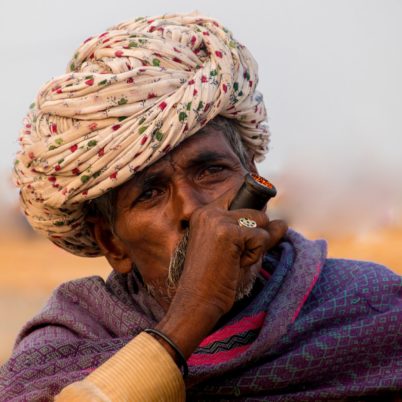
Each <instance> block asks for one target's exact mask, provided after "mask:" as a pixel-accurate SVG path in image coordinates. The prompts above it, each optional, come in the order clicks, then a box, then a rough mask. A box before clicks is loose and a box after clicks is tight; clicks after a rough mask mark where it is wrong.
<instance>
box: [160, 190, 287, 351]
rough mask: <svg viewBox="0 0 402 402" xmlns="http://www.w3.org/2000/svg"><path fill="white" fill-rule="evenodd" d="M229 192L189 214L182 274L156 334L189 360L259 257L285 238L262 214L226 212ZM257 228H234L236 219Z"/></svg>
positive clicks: (280, 226)
mask: <svg viewBox="0 0 402 402" xmlns="http://www.w3.org/2000/svg"><path fill="white" fill-rule="evenodd" d="M233 195H234V194H233V191H230V192H229V193H226V194H224V195H223V196H222V197H220V198H219V199H218V200H216V201H215V202H213V203H211V204H208V205H206V206H204V207H202V208H199V209H198V210H196V211H194V213H193V214H192V216H191V220H190V225H189V227H190V233H189V241H188V247H187V253H186V259H185V265H184V270H183V273H182V276H181V278H180V281H179V285H178V287H177V290H176V294H175V296H174V298H173V300H172V303H171V305H170V308H169V310H168V312H167V314H166V316H165V317H164V318H163V320H162V321H161V322H160V323H159V324H158V326H157V328H158V329H160V330H161V331H162V332H164V333H165V334H166V335H168V336H169V337H170V338H171V339H172V340H173V341H174V342H175V343H176V344H177V345H178V346H179V347H180V348H181V350H182V351H183V353H184V355H185V356H186V357H189V356H190V355H191V353H192V352H193V351H194V349H195V348H196V347H197V346H198V344H199V343H200V342H201V341H202V339H203V338H205V337H206V336H207V335H208V334H209V333H210V331H211V330H212V329H213V327H214V326H215V324H216V323H217V321H218V320H219V319H220V318H221V317H222V316H223V315H224V314H226V313H227V312H228V311H229V310H230V309H231V308H232V307H233V304H234V302H235V299H236V294H237V291H238V289H239V287H240V286H241V285H242V284H244V283H245V282H247V281H248V280H250V278H251V276H252V272H251V271H254V273H256V272H258V270H259V269H260V267H261V260H262V256H263V255H264V253H265V252H266V251H267V250H269V249H270V248H272V247H273V246H274V245H275V244H277V243H278V242H279V240H280V239H281V238H282V237H283V235H284V234H285V233H286V230H287V226H286V224H285V223H284V222H283V221H272V222H270V221H269V219H268V217H267V215H266V214H265V212H263V211H257V210H253V209H239V210H233V211H228V210H227V208H228V205H229V203H230V201H231V199H232V198H233ZM242 217H246V218H249V219H252V220H254V221H255V222H256V223H257V227H256V228H246V227H241V226H239V223H238V220H239V218H242Z"/></svg>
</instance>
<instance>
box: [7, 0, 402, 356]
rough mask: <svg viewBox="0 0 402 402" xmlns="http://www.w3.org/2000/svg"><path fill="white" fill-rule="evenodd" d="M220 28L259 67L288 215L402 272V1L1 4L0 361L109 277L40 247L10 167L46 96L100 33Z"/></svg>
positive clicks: (270, 171)
mask: <svg viewBox="0 0 402 402" xmlns="http://www.w3.org/2000/svg"><path fill="white" fill-rule="evenodd" d="M193 10H198V11H200V12H202V13H204V14H207V15H210V16H213V17H216V18H217V19H219V20H220V21H221V22H222V23H223V24H224V25H226V26H227V27H228V28H229V29H230V30H232V31H233V32H234V34H235V37H236V38H237V39H238V40H240V41H241V42H242V43H244V44H245V45H247V46H248V47H249V49H250V50H251V52H252V53H253V54H254V56H255V58H256V59H257V61H258V63H259V68H260V83H259V89H260V91H261V92H262V93H263V94H264V96H265V101H266V105H267V108H268V113H269V124H270V129H271V132H272V141H271V144H270V152H269V154H268V156H267V158H266V160H265V161H264V162H263V163H262V164H261V165H260V171H261V172H262V174H263V175H266V176H267V177H268V178H269V179H270V180H272V181H273V182H274V183H275V185H276V186H277V188H278V190H279V196H278V197H277V198H276V199H275V200H274V202H272V203H271V204H270V208H269V210H270V215H271V216H272V217H283V218H285V219H287V220H288V221H289V223H290V225H291V226H292V227H293V228H295V229H297V230H299V231H301V232H303V233H304V234H306V235H307V236H309V237H310V238H326V239H327V240H328V243H329V255H330V256H337V257H347V258H355V259H363V260H373V261H377V262H379V263H382V264H385V265H387V266H389V267H390V268H391V269H393V270H395V271H398V270H399V273H402V180H401V176H402V113H401V106H402V75H401V71H402V46H401V38H402V24H401V23H400V22H401V20H402V2H400V1H399V0H377V1H374V0H337V1H322V0H304V1H296V0H294V1H290V0H265V1H259V0H248V1H247V2H241V1H237V2H234V1H233V0H220V1H216V0H202V1H188V0H186V1H184V0H183V1H179V0H170V1H169V2H164V1H162V0H148V1H146V2H133V1H128V0H124V1H123V0H115V1H113V2H107V1H102V0H97V1H94V0H86V1H85V2H84V1H78V0H70V1H68V2H61V1H59V2H55V1H54V0H53V1H52V0H36V1H34V2H30V1H28V0H27V1H22V0H14V1H12V2H11V1H2V2H1V3H0V37H1V38H2V40H1V42H0V54H1V60H2V62H1V63H0V76H1V77H2V91H1V98H0V101H1V104H0V118H1V127H3V128H2V134H1V138H0V223H1V225H0V363H1V362H4V361H5V360H6V359H7V357H8V356H9V355H10V353H11V349H12V345H13V342H14V339H15V337H16V334H17V332H18V331H19V329H20V328H21V327H22V325H23V324H24V323H25V322H26V321H27V320H28V319H29V318H30V317H32V316H33V315H34V314H35V313H36V312H37V311H38V310H39V309H40V308H41V307H42V306H43V304H44V303H45V302H46V299H47V298H48V297H49V295H50V294H51V292H52V290H53V289H54V288H55V287H56V286H57V285H58V284H60V283H62V282H64V281H66V280H69V279H73V278H77V277H82V276H88V275H100V276H102V277H106V276H107V275H108V272H109V268H108V267H107V264H106V263H105V262H104V261H103V260H102V259H101V258H98V259H84V258H79V257H74V256H72V255H69V254H68V253H66V252H65V251H62V250H60V249H58V248H57V247H56V246H53V245H52V244H51V243H50V242H48V241H46V240H44V239H42V238H40V237H37V236H36V235H35V234H34V233H33V232H32V231H31V230H30V229H29V227H28V225H27V224H26V222H25V220H24V218H23V217H22V216H21V214H20V212H19V208H18V197H17V192H16V190H15V189H14V188H13V185H12V182H11V178H10V169H11V166H12V163H13V158H14V154H15V152H16V149H17V137H18V131H19V130H20V128H21V126H22V119H23V117H24V114H25V113H26V111H27V110H28V107H29V105H30V103H31V102H32V101H33V98H34V96H35V94H36V92H37V91H38V89H39V87H40V86H41V85H42V84H44V83H45V82H46V81H47V80H48V79H49V78H51V77H53V76H57V75H59V74H62V73H64V71H65V67H66V64H67V62H68V60H69V58H70V56H71V55H72V54H73V53H74V50H75V48H76V47H78V46H79V44H80V43H81V42H82V41H83V40H84V39H85V38H86V37H88V36H89V35H91V34H97V33H101V32H103V31H104V29H105V28H107V27H109V26H111V25H113V24H115V23H118V22H121V21H124V20H127V19H130V18H133V17H137V16H145V15H149V16H152V15H159V14H163V13H167V12H188V11H193Z"/></svg>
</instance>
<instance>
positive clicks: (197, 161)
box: [188, 151, 233, 166]
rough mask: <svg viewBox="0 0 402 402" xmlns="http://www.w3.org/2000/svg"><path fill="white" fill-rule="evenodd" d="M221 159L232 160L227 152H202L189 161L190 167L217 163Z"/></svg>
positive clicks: (231, 156)
mask: <svg viewBox="0 0 402 402" xmlns="http://www.w3.org/2000/svg"><path fill="white" fill-rule="evenodd" d="M222 159H233V155H232V154H231V153H229V152H217V151H203V152H200V153H199V154H198V155H197V156H195V157H194V158H192V159H191V160H190V161H189V163H188V164H189V165H190V166H195V165H202V164H204V163H207V162H213V161H218V160H222Z"/></svg>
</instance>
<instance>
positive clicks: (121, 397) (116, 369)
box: [55, 332, 185, 402]
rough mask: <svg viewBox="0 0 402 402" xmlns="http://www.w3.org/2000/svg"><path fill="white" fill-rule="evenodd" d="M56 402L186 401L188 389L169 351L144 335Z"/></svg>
mask: <svg viewBox="0 0 402 402" xmlns="http://www.w3.org/2000/svg"><path fill="white" fill-rule="evenodd" d="M55 401H57V402H64V401H71V402H73V401H93V402H101V401H102V402H106V401H108V402H109V401H119V402H123V401H185V386H184V381H183V378H182V375H181V372H180V370H179V368H178V367H177V365H176V363H175V362H174V361H173V359H172V358H171V356H170V355H169V353H168V352H167V351H166V349H165V348H164V347H163V346H162V345H161V344H160V343H159V342H158V341H157V340H156V339H155V338H153V337H152V336H151V335H149V334H147V333H145V332H141V333H140V334H139V335H137V336H136V337H135V338H134V339H133V340H132V341H130V342H129V343H128V344H127V345H126V346H125V347H124V348H122V349H121V350H119V351H118V352H117V353H116V354H115V355H114V356H112V357H111V358H110V359H109V360H107V361H106V362H105V363H103V364H102V365H101V366H100V367H98V368H97V369H96V370H95V371H93V372H92V373H91V374H90V375H89V376H88V377H86V378H85V379H84V380H82V381H79V382H75V383H73V384H70V385H69V386H67V387H66V388H64V389H63V390H62V391H61V393H60V394H59V395H58V396H56V398H55Z"/></svg>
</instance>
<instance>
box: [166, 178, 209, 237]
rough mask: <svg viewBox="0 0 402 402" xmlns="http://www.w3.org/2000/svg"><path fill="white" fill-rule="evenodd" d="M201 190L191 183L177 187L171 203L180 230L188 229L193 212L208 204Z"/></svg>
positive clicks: (204, 193) (207, 199) (205, 194)
mask: <svg viewBox="0 0 402 402" xmlns="http://www.w3.org/2000/svg"><path fill="white" fill-rule="evenodd" d="M209 198H210V197H208V194H207V193H206V192H205V191H203V189H201V188H199V187H197V186H195V185H194V184H192V183H181V184H179V185H178V186H177V189H176V196H175V197H174V200H173V203H174V207H175V210H176V214H177V219H178V222H179V225H180V228H181V229H187V228H188V227H189V223H190V219H191V216H192V214H193V212H194V211H195V210H196V209H198V208H201V207H203V206H204V205H206V204H208V203H209V202H210V201H211V200H210V199H209Z"/></svg>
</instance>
